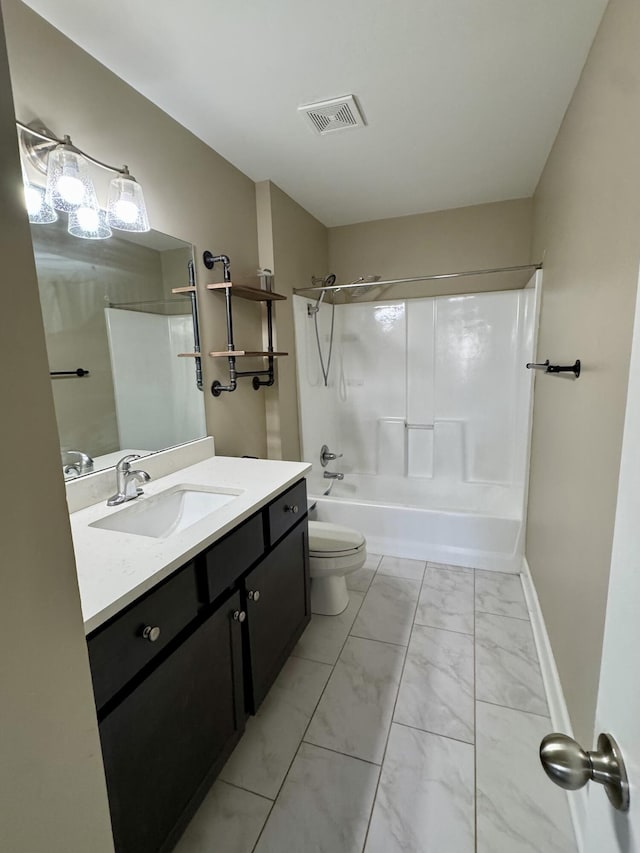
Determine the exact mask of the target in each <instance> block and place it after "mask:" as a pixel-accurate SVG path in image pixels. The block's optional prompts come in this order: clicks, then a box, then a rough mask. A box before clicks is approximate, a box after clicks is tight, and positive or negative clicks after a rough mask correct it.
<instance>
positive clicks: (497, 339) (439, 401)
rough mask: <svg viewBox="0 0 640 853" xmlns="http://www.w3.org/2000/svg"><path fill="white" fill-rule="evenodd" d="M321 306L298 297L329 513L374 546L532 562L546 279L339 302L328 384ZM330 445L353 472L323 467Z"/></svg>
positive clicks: (319, 478) (485, 561)
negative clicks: (540, 296) (526, 535)
mask: <svg viewBox="0 0 640 853" xmlns="http://www.w3.org/2000/svg"><path fill="white" fill-rule="evenodd" d="M309 304H313V300H308V299H306V298H304V297H300V296H298V297H296V298H295V299H294V311H295V323H296V350H297V357H298V384H299V397H300V415H301V417H300V420H301V433H302V435H301V439H302V452H303V458H304V459H305V460H306V461H308V462H311V463H313V465H314V470H313V473H312V475H311V478H310V492H311V493H312V494H313V495H314V497H316V498H317V518H319V519H320V520H323V521H332V522H336V523H339V524H345V525H348V526H352V527H355V528H358V529H359V530H361V531H362V532H363V533H364V535H365V536H366V537H367V542H368V548H369V550H370V551H372V552H377V553H384V554H390V555H395V556H398V557H412V558H417V559H424V560H433V561H436V562H446V563H450V564H453V565H467V566H474V567H476V568H487V569H496V570H500V571H519V570H520V568H521V564H522V553H523V544H524V543H523V516H524V504H525V487H526V477H527V467H528V453H529V431H530V412H531V387H532V377H531V373H530V371H528V370H527V369H526V367H525V364H526V362H528V361H532V360H533V353H534V329H535V316H534V315H535V309H536V289H535V288H534V287H528V288H526V289H524V290H517V291H502V292H494V293H480V294H470V295H465V296H443V297H435V298H428V299H422V298H421V299H408V300H394V301H384V302H369V303H357V304H344V305H337V306H336V308H335V327H334V344H333V355H332V360H331V368H330V371H329V378H328V382H327V385H326V386H325V384H324V381H323V377H322V372H321V370H320V365H319V358H318V348H317V342H316V337H315V329H314V325H313V318H312V317H309V315H308V311H307V306H308V305H309ZM331 311H332V308H331V306H330V305H325V304H322V305H321V306H320V312H319V314H318V319H319V330H320V343H321V346H322V347H323V352H324V356H325V361H326V356H327V352H328V346H329V330H330V324H331ZM324 444H327V445H328V446H329V448H330V449H331V451H333V452H335V453H341V454H342V458H339V459H337V460H336V461H335V462H331V463H330V464H329V466H328V468H327V470H329V471H334V472H338V471H339V472H341V473H343V474H344V479H343V480H341V481H337V480H333V481H330V480H327V479H325V478H324V477H323V468H322V467H321V466H320V464H319V454H320V448H321V447H322V445H324ZM330 484H331V493H330V495H324V494H323V493H324V492H326V490H327V488H328V487H329V485H330Z"/></svg>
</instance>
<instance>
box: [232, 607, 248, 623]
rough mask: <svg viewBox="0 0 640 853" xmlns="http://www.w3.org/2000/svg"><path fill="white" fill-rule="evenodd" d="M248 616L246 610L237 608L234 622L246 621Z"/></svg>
mask: <svg viewBox="0 0 640 853" xmlns="http://www.w3.org/2000/svg"><path fill="white" fill-rule="evenodd" d="M246 618H247V614H246V613H245V612H244V610H236V611H235V612H234V614H233V621H234V622H244V620H245V619H246Z"/></svg>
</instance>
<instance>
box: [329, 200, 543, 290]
mask: <svg viewBox="0 0 640 853" xmlns="http://www.w3.org/2000/svg"><path fill="white" fill-rule="evenodd" d="M531 215H532V203H531V199H516V200H515V201H502V202H496V203H494V204H479V205H475V206H473V207H460V208H456V209H454V210H441V211H437V212H435V213H421V214H417V215H415V216H400V217H397V218H395V219H378V220H375V221H373V222H361V223H358V224H357V225H344V226H341V227H339V228H330V229H329V266H330V272H332V273H335V274H336V275H337V277H338V281H339V282H340V281H353V280H355V279H357V278H359V277H360V276H367V275H380V276H382V278H383V279H385V278H404V277H411V276H419V275H427V274H437V273H445V272H463V271H466V270H473V269H491V268H494V267H503V266H511V265H517V264H526V263H528V262H529V256H530V252H531ZM492 281H493V282H495V284H492V289H493V287H495V288H496V289H498V288H499V287H501V286H503V282H504V281H505V279H504V278H502V279H499V278H498V277H494V278H493V279H492ZM520 286H522V284H521V282H520ZM399 287H401V286H396V287H395V288H394V290H393V295H394V296H405V295H409V294H413V295H422V296H426V295H430V294H434V293H436V291H437V293H439V294H441V293H442V294H443V293H458V292H461V288H464V289H465V290H466V291H469V292H471V291H473V290H486V288H487V281H486V279H485V280H478V279H474V281H473V282H471V281H470V280H469V279H465V280H464V281H463V280H458V281H454V282H451V283H450V284H448V285H447V284H444V283H439V284H438V285H435V284H433V283H429V284H424V285H411V286H407V287H406V288H405V287H404V286H402V290H400V289H398V288H399ZM390 296H391V291H389V292H388V293H387V297H390Z"/></svg>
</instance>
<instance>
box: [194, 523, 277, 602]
mask: <svg viewBox="0 0 640 853" xmlns="http://www.w3.org/2000/svg"><path fill="white" fill-rule="evenodd" d="M263 527H264V525H263V522H262V513H259V514H258V515H255V516H254V517H253V518H250V519H249V520H248V521H245V522H244V524H241V525H240V527H238V528H237V529H236V530H233V531H232V532H231V533H229V534H228V535H227V536H225V538H224V539H221V540H220V541H219V542H216V543H215V545H213V546H212V547H211V548H209V550H208V551H206V552H205V564H206V573H207V590H206V593H205V595H206V600H207V601H208V602H212V601H214V600H215V599H216V598H217V597H218V596H219V595H220V593H222V592H224V590H225V589H227V588H228V587H230V586H233V584H234V583H235V582H236V580H237V578H238V577H239V576H240V575H241V574H242V573H243V572H244V571H246V569H248V568H249V566H251V565H253V563H255V562H256V560H259V559H260V557H261V556H262V555H263V554H264V530H263Z"/></svg>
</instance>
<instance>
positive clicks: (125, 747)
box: [100, 592, 245, 853]
mask: <svg viewBox="0 0 640 853" xmlns="http://www.w3.org/2000/svg"><path fill="white" fill-rule="evenodd" d="M239 612H240V594H239V593H237V592H236V593H234V594H233V595H232V596H231V597H230V598H229V599H228V600H227V601H225V602H224V604H222V605H221V606H220V607H219V608H218V609H217V610H216V611H215V612H214V613H213V614H212V615H211V616H209V617H208V618H206V619H205V620H204V621H203V622H202V623H201V624H199V625H198V627H197V628H195V630H194V631H193V632H192V633H191V634H190V635H189V636H188V637H187V638H186V639H185V640H184V642H182V643H181V644H180V645H179V646H178V648H176V650H175V651H174V652H173V653H172V654H170V655H169V656H168V657H167V659H166V660H164V661H163V662H162V663H161V664H160V665H159V666H158V667H157V668H156V669H155V670H154V671H153V672H152V673H151V674H150V675H149V676H148V677H147V678H145V679H144V680H143V681H142V682H141V684H139V685H138V686H137V687H136V688H135V689H134V690H133V692H132V693H131V694H130V695H129V696H128V697H127V698H126V699H124V700H123V701H122V702H121V703H120V704H119V705H118V706H117V707H116V708H115V709H114V710H113V711H112V712H111V713H110V714H108V715H107V716H106V717H105V718H104V720H102V722H101V724H100V738H101V741H102V754H103V759H104V767H105V774H106V779H107V789H108V793H109V806H110V810H111V823H112V827H113V835H114V841H115V848H116V850H117V851H118V853H157V851H160V850H170V849H171V847H172V846H173V843H175V841H176V840H177V837H178V834H179V831H180V830H181V829H182V828H183V826H182V822H183V820H182V819H183V818H184V817H185V816H186V818H187V819H188V817H189V816H190V814H191V812H190V811H189V806H190V804H191V802H192V800H193V799H194V797H196V796H197V795H198V793H199V792H200V791H201V790H202V789H203V788H204V790H202V793H204V792H205V791H206V789H207V788H208V786H209V784H210V783H211V781H212V780H213V778H214V777H215V775H216V774H217V773H218V772H219V770H220V769H221V767H222V764H223V762H224V761H225V760H226V758H227V756H228V755H229V753H230V751H231V749H232V748H233V745H234V744H235V742H236V740H237V739H238V737H239V735H240V734H241V732H242V730H243V729H244V722H245V709H244V693H243V675H242V625H241V622H240V621H239V620H238V618H237V615H236V614H238V613H239ZM234 617H236V618H234Z"/></svg>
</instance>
